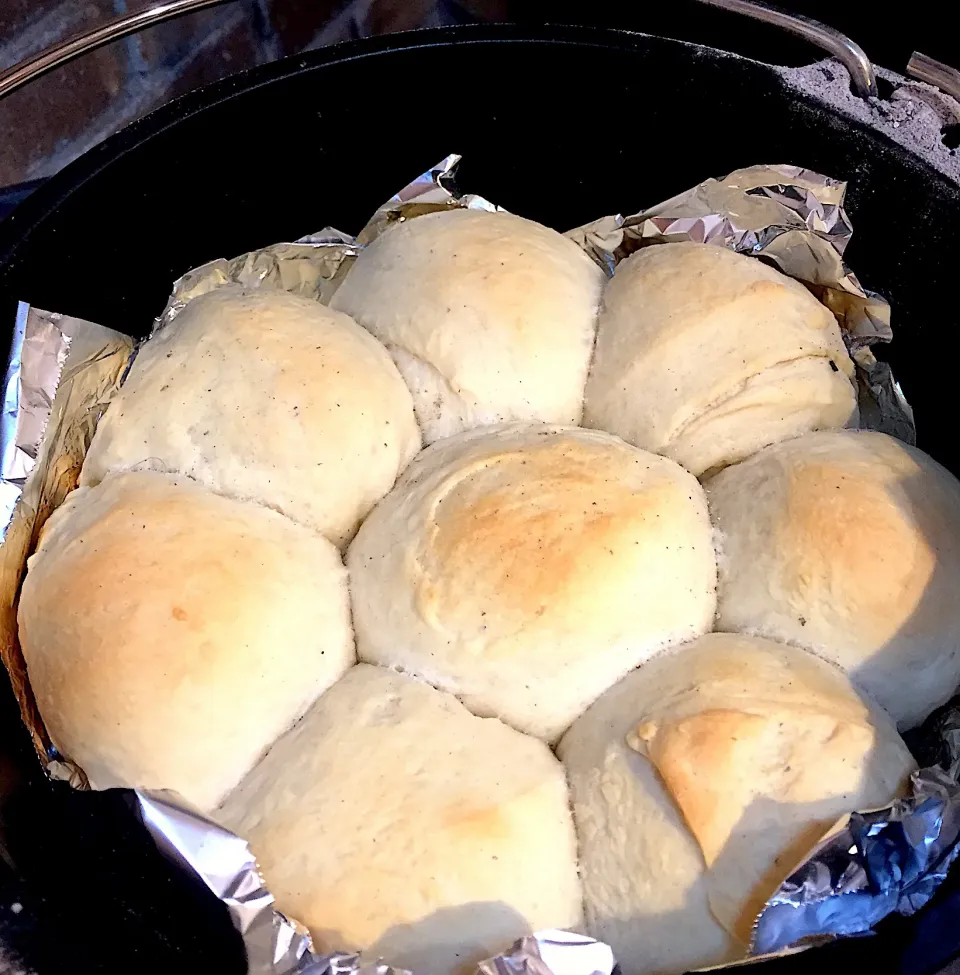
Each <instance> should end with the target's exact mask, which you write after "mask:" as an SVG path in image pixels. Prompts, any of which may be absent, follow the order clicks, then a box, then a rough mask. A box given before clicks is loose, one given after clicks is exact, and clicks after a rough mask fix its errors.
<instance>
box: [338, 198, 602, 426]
mask: <svg viewBox="0 0 960 975" xmlns="http://www.w3.org/2000/svg"><path fill="white" fill-rule="evenodd" d="M602 285H603V272H602V271H601V270H600V268H599V267H598V266H597V265H596V264H595V263H594V262H593V261H592V260H590V258H589V257H587V256H586V254H585V253H584V252H583V251H582V250H581V249H580V248H579V247H578V246H577V245H576V244H574V243H573V242H572V241H570V240H568V239H567V238H566V237H564V236H562V235H561V234H558V233H557V232H556V231H554V230H550V229H549V228H547V227H543V226H541V225H540V224H538V223H535V222H533V221H532V220H525V219H523V218H522V217H517V216H514V215H512V214H509V213H488V212H486V211H480V210H469V209H454V210H448V211H441V212H437V213H430V214H426V215H424V216H421V217H416V218H414V219H410V220H406V221H404V222H402V223H399V224H395V225H394V226H393V227H391V228H390V229H389V230H387V231H386V232H385V233H383V234H382V235H381V236H379V237H377V238H376V239H375V240H374V241H373V242H372V243H371V244H369V245H368V246H367V247H366V248H364V250H363V251H362V252H361V253H360V256H359V257H358V258H357V260H356V263H355V264H354V265H353V267H352V268H351V269H350V272H349V274H348V275H347V276H346V278H345V280H344V282H343V284H342V285H341V286H340V288H339V289H338V291H337V292H336V294H335V295H334V297H333V300H332V302H331V304H332V306H333V307H334V308H339V309H340V310H342V311H345V312H346V313H347V314H349V315H352V316H353V317H354V318H355V319H356V320H357V321H358V322H360V324H361V325H364V326H366V327H367V328H369V329H370V331H371V332H373V334H374V335H376V336H377V338H379V339H380V341H381V342H383V343H384V345H386V347H387V348H388V349H389V350H390V352H391V354H392V355H393V357H394V360H395V361H396V363H397V367H398V368H399V369H400V372H401V373H402V374H403V377H404V379H406V381H407V383H408V385H409V387H410V390H411V392H412V393H413V399H414V403H415V405H416V411H417V417H418V419H419V421H420V425H421V427H422V428H423V432H424V439H425V441H426V443H428V444H429V443H432V442H433V441H435V440H438V439H440V438H441V437H448V436H451V435H453V434H456V433H459V432H461V431H463V430H468V429H471V428H472V427H477V426H484V425H487V424H493V423H501V422H506V421H510V420H542V421H546V422H550V423H566V424H576V423H579V422H580V419H581V414H582V412H583V386H584V383H585V381H586V378H587V367H588V365H589V363H590V356H591V352H592V350H593V340H594V335H595V331H596V317H597V306H598V304H599V301H600V289H601V287H602Z"/></svg>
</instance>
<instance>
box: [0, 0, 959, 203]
mask: <svg viewBox="0 0 960 975" xmlns="http://www.w3.org/2000/svg"><path fill="white" fill-rule="evenodd" d="M155 2H156V0H2V2H0V69H2V68H4V67H8V66H9V65H11V64H14V63H16V62H18V61H21V60H23V59H25V58H27V57H29V56H32V55H33V54H36V53H37V52H38V51H40V50H42V49H44V48H45V47H47V46H49V45H51V44H53V43H55V42H57V41H59V40H62V39H63V38H64V37H66V36H68V35H69V34H71V33H73V32H74V31H77V30H82V29H89V28H90V27H92V26H94V25H96V24H98V23H101V22H103V21H105V20H107V19H109V18H110V17H112V16H115V15H116V13H118V12H123V11H134V10H139V9H143V8H146V7H149V6H151V5H153V4H154V3H155ZM781 6H783V7H786V8H788V9H791V10H792V11H794V12H796V13H801V14H804V15H806V16H810V17H814V18H817V19H820V20H822V21H824V22H826V23H829V24H831V25H833V26H834V27H836V28H838V29H839V30H841V31H843V32H845V33H846V34H848V35H849V36H850V37H852V38H853V39H854V40H856V41H857V42H859V43H860V44H861V45H862V46H863V47H864V49H865V50H866V52H867V54H868V55H869V56H870V57H871V59H873V60H874V61H875V62H876V63H878V64H881V65H883V66H885V67H888V68H891V69H894V70H898V71H901V72H902V71H903V70H904V68H905V67H906V64H907V60H908V59H909V57H910V54H911V52H912V51H914V50H920V51H922V52H924V53H925V54H928V55H930V56H932V57H935V58H937V59H938V60H942V61H946V62H947V63H951V64H953V65H955V66H960V40H958V34H957V31H956V30H954V29H951V28H950V27H949V26H948V18H947V14H948V11H949V10H950V8H951V7H956V2H955V0H926V2H924V0H920V2H914V3H910V4H903V5H900V4H897V3H887V4H880V3H873V4H870V5H867V4H865V3H861V2H859V0H833V2H829V0H785V2H783V3H781ZM505 20H512V21H515V22H521V23H546V22H549V23H567V24H584V25H594V26H605V27H614V28H621V29H625V30H634V31H642V32H647V33H652V34H662V35H666V36H669V37H676V38H681V39H685V40H691V41H699V42H702V43H706V44H712V45H714V46H718V47H723V48H725V49H727V50H732V51H736V52H737V53H741V54H745V55H748V56H751V57H755V58H757V59H759V60H766V61H768V62H771V63H775V64H793V65H800V64H805V63H809V62H810V61H812V60H816V59H817V58H818V57H819V56H820V55H819V53H818V52H817V51H816V50H815V49H813V48H812V47H810V46H809V45H807V44H805V43H803V42H799V41H792V40H790V39H788V38H787V37H785V35H784V34H783V32H782V31H780V30H778V29H776V28H770V27H765V26H760V25H756V24H753V23H751V22H750V21H749V20H748V19H746V18H744V17H741V16H738V15H736V14H730V13H727V12H726V11H719V10H715V9H712V8H709V7H705V6H704V5H703V4H701V3H698V2H697V0H614V2H604V3H596V2H586V0H577V2H573V0H352V2H344V0H237V2H234V3H229V4H226V5H225V6H223V7H219V8H214V9H213V10H209V11H203V12H200V13H197V14H192V15H190V16H188V17H184V18H181V19H179V20H177V21H175V22H171V23H168V24H164V25H160V26H158V27H153V28H150V29H149V30H147V31H144V32H143V33H142V34H140V35H138V36H136V37H131V38H127V39H124V40H122V41H118V42H116V43H114V44H112V45H110V46H109V47H107V48H104V49H101V50H100V51H97V52H94V53H93V54H90V55H87V56H86V57H84V58H82V59H81V60H79V61H76V62H74V63H72V64H69V65H66V66H64V67H63V68H60V69H58V70H57V71H56V72H54V73H53V74H51V75H48V76H47V77H45V78H42V79H40V80H39V81H36V82H34V83H33V84H31V85H30V86H29V87H27V88H25V89H22V90H20V91H18V92H15V93H14V94H13V95H11V96H9V97H8V98H7V99H5V100H4V101H2V102H0V132H2V133H3V138H2V139H0V186H10V185H13V184H21V183H24V182H26V183H30V182H32V181H34V180H37V179H42V178H44V177H46V176H50V175H51V174H52V173H54V172H56V171H57V170H59V169H60V168H62V167H63V166H64V165H65V164H66V163H67V162H69V161H70V160H71V159H73V158H75V157H76V156H77V155H79V154H80V153H81V152H83V151H84V150H86V149H88V148H90V147H91V146H93V145H95V144H97V143H98V142H100V141H102V140H103V138H105V137H106V136H107V135H109V134H111V133H112V132H115V131H116V130H117V129H119V128H121V127H122V126H123V125H125V124H127V123H128V122H130V121H132V120H133V119H135V118H138V117H140V116H142V115H144V114H146V113H147V112H149V111H151V110H152V109H153V108H155V107H157V106H158V105H161V104H163V103H164V102H166V101H169V100H170V99H171V98H174V97H176V96H178V95H181V94H183V93H184V92H186V91H190V90H192V89H194V88H197V87H199V86H201V85H204V84H208V83H209V82H211V81H215V80H217V79H219V78H222V77H225V76H226V75H229V74H232V73H235V72H237V71H240V70H243V69H245V68H248V67H252V66H254V65H256V64H262V63H264V62H266V61H272V60H275V59H276V58H278V57H282V56H285V55H292V54H297V53H299V52H301V51H304V50H310V49H313V48H317V47H323V46H326V45H328V44H331V43H335V42H336V41H338V40H346V39H355V38H357V37H362V36H374V35H380V34H385V33H393V32H396V31H402V30H410V29H415V28H417V27H431V26H445V25H452V24H457V23H464V22H476V21H480V22H483V21H488V22H496V21H505ZM17 198H18V195H17V194H13V195H12V196H9V197H8V200H7V202H8V203H10V202H15V201H16V199H17Z"/></svg>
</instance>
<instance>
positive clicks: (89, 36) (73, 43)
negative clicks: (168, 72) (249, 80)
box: [0, 0, 233, 98]
mask: <svg viewBox="0 0 960 975" xmlns="http://www.w3.org/2000/svg"><path fill="white" fill-rule="evenodd" d="M231 2H233V0H168V2H167V3H161V4H158V5H157V6H156V7H148V8H147V9H146V10H140V11H138V12H137V13H133V14H123V15H122V16H120V17H114V18H113V19H112V20H108V21H107V22H106V23H104V24H101V25H100V26H99V27H94V28H93V29H92V30H88V31H80V32H79V33H77V34H72V35H71V36H70V37H68V38H67V39H66V40H64V41H61V42H60V43H59V44H55V45H53V46H52V47H48V48H47V49H46V50H44V51H41V52H40V53H39V54H35V55H34V56H33V57H32V58H27V59H25V60H23V61H21V62H20V63H19V64H14V65H13V66H12V67H10V68H8V69H7V70H6V71H3V72H0V98H3V97H5V96H6V95H9V94H10V93H11V92H14V91H16V90H17V89H18V88H22V87H23V86H24V85H26V84H29V83H30V82H31V81H36V79H37V78H39V77H41V76H42V75H45V74H46V73H47V72H48V71H53V69H54V68H59V67H60V66H61V65H62V64H67V63H68V62H70V61H73V60H74V59H75V58H78V57H81V56H82V55H84V54H88V53H89V52H90V51H95V50H96V49H97V48H98V47H103V46H104V45H105V44H109V43H110V42H111V41H118V40H120V38H121V37H127V36H128V35H130V34H136V33H137V32H138V31H141V30H143V29H144V28H145V27H153V26H154V24H162V23H163V22H164V21H167V20H173V19H174V18H175V17H183V16H184V15H185V14H191V13H194V12H196V11H197V10H203V9H204V8H205V7H216V6H219V5H220V4H223V3H231Z"/></svg>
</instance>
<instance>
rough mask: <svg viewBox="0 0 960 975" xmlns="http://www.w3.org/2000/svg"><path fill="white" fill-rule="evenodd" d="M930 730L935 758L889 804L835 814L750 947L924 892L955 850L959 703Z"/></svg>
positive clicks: (861, 916)
mask: <svg viewBox="0 0 960 975" xmlns="http://www.w3.org/2000/svg"><path fill="white" fill-rule="evenodd" d="M931 737H933V738H934V739H935V743H936V745H938V746H939V749H940V751H941V752H942V758H941V761H942V764H940V763H938V764H935V765H931V766H929V767H927V768H923V769H920V770H919V771H917V772H914V774H913V775H912V776H911V779H910V793H909V795H907V796H905V797H903V798H901V799H897V800H896V801H894V802H893V803H892V804H891V805H889V806H886V807H884V808H882V809H877V810H873V811H871V812H857V813H851V814H850V815H849V816H845V817H843V818H842V819H841V820H840V821H839V822H838V823H837V824H836V826H834V828H833V829H832V830H831V831H830V832H829V833H828V834H827V836H826V837H824V839H823V840H821V842H820V843H819V844H818V845H817V847H816V849H815V850H814V851H813V853H812V854H811V855H810V856H809V857H808V858H807V859H806V860H805V861H804V863H803V864H801V865H800V866H799V867H798V868H797V869H796V870H794V871H793V873H791V875H790V876H789V877H788V878H787V879H786V880H785V881H784V882H783V883H782V884H781V885H780V886H779V887H778V888H777V890H776V892H775V893H774V894H773V896H772V897H771V898H770V899H769V900H768V901H767V905H766V907H765V908H764V909H763V911H762V912H761V914H760V917H759V918H758V919H757V923H756V925H755V926H754V932H753V943H752V946H751V951H753V952H754V953H761V954H762V953H766V952H774V951H778V950H780V949H782V948H785V947H788V946H791V945H798V944H803V943H805V942H817V941H820V940H822V939H823V937H824V936H839V935H851V934H859V933H861V932H863V931H868V930H869V929H870V928H872V927H873V926H874V925H875V924H876V923H877V922H878V921H880V920H881V919H882V918H884V917H886V916H887V915H888V914H892V913H893V912H894V911H896V912H897V913H899V914H905V915H909V914H913V913H914V912H915V911H917V910H919V909H920V908H921V907H923V905H924V904H926V903H927V901H929V900H930V898H931V897H932V896H933V894H934V892H935V891H936V889H937V887H938V886H939V885H940V883H941V882H942V881H943V880H944V879H945V877H946V875H947V870H948V869H949V867H950V864H951V863H953V861H954V860H955V859H956V857H957V854H958V853H960V707H953V708H951V709H950V710H948V711H947V713H946V714H945V715H944V716H943V717H941V718H940V719H939V720H938V721H937V722H935V724H934V727H933V728H931Z"/></svg>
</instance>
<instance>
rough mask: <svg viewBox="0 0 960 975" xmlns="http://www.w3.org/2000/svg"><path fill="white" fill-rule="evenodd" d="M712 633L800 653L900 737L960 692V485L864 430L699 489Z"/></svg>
mask: <svg viewBox="0 0 960 975" xmlns="http://www.w3.org/2000/svg"><path fill="white" fill-rule="evenodd" d="M707 494H708V498H709V500H710V506H711V511H712V516H713V519H714V523H715V525H716V528H717V532H718V536H719V543H720V545H721V548H722V552H723V557H722V559H721V569H720V590H719V592H720V596H719V607H718V627H719V628H720V629H723V630H739V631H743V632H750V633H757V634H760V635H762V636H768V637H771V638H772V639H778V640H784V641H786V642H788V643H793V644H796V645H797V646H801V647H806V648H808V649H810V650H812V651H814V652H815V653H817V654H819V655H820V656H822V657H824V658H825V659H827V660H831V661H833V662H834V663H836V664H838V665H839V666H840V667H842V668H843V669H844V670H846V671H847V672H848V673H849V674H850V675H851V677H852V678H853V680H854V683H856V684H857V685H858V686H859V687H861V688H862V689H863V690H864V691H866V693H868V694H869V695H870V696H872V697H873V698H874V700H876V701H877V702H879V703H880V704H881V705H882V706H883V707H885V708H886V709H887V710H888V711H889V712H890V714H892V715H893V716H894V718H895V719H896V720H897V722H898V723H899V725H900V727H901V728H910V727H913V726H914V725H916V724H919V723H920V722H921V721H922V720H923V719H924V718H925V717H926V716H927V715H928V714H929V713H930V712H931V711H933V710H934V708H936V707H939V706H940V705H941V704H943V703H944V702H946V701H947V700H948V699H949V698H950V697H951V696H952V695H953V694H954V692H955V690H956V687H957V684H958V683H960V604H958V602H957V599H956V592H957V584H958V581H960V482H958V481H957V479H956V478H955V477H954V476H953V475H952V474H951V473H950V472H949V471H948V470H946V468H944V467H941V466H940V465H939V464H938V463H936V461H934V460H933V459H932V458H930V457H929V456H927V455H926V454H925V453H923V452H922V451H920V450H917V449H916V448H914V447H908V446H907V445H906V444H903V443H901V442H900V441H899V440H895V439H894V438H893V437H888V436H887V435H885V434H882V433H874V432H870V431H859V432H856V431H836V432H832V433H826V432H824V433H816V434H810V435H809V436H806V437H800V438H797V439H795V440H790V441H788V442H786V443H782V444H778V445H776V446H772V447H768V448H767V449H766V450H763V451H761V452H760V453H758V454H756V455H755V456H754V457H751V458H750V459H749V460H747V461H744V462H743V463H742V464H737V465H736V466H735V467H730V468H728V469H727V470H725V471H722V472H721V473H720V474H718V475H717V476H716V477H714V478H712V479H711V480H709V481H708V482H707Z"/></svg>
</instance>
